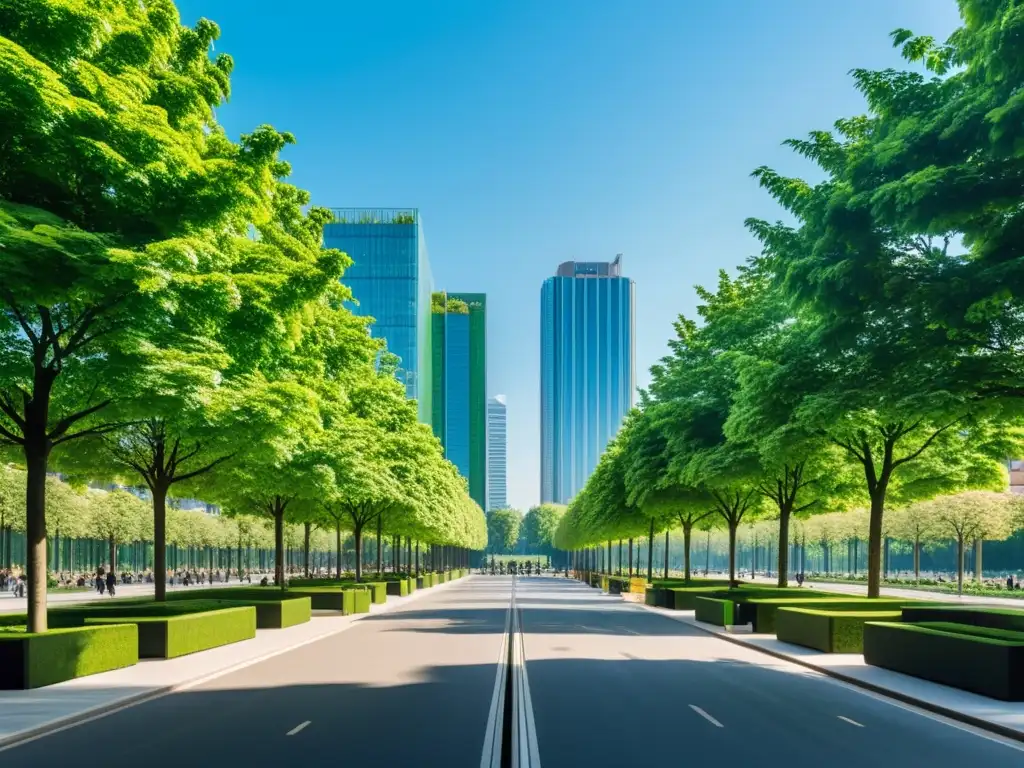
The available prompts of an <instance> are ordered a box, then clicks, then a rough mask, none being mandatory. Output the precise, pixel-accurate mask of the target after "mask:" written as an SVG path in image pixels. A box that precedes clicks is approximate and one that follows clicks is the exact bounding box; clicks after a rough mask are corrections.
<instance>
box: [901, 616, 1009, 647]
mask: <svg viewBox="0 0 1024 768" xmlns="http://www.w3.org/2000/svg"><path fill="white" fill-rule="evenodd" d="M914 626H915V627H922V628H924V629H934V630H936V631H938V632H949V633H951V634H954V635H968V636H969V637H988V638H991V639H993V640H1006V641H1007V642H1011V643H1024V632H1018V631H1016V630H1013V629H997V628H996V627H975V626H971V625H970V624H956V623H953V622H945V621H935V622H927V623H924V624H915V625H914Z"/></svg>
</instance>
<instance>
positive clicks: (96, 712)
mask: <svg viewBox="0 0 1024 768" xmlns="http://www.w3.org/2000/svg"><path fill="white" fill-rule="evenodd" d="M468 577H469V574H466V577H465V578H468ZM462 580H463V579H456V580H454V581H446V582H445V583H444V584H438V585H437V587H447V586H448V585H450V584H455V583H456V582H459V581H462ZM437 587H431V588H430V589H431V590H436V589H437ZM427 594H431V595H432V594H437V593H436V592H435V591H429V592H428V591H427V590H426V589H417V590H416V591H415V592H414V593H413V594H411V595H407V596H406V597H405V598H403V599H404V600H406V602H405V603H402V605H401V606H399V607H404V606H405V605H408V603H409V602H412V601H413V600H415V598H416V596H417V595H427ZM391 606H398V604H397V603H391ZM391 610H394V608H389V607H388V604H387V603H384V607H382V608H381V610H379V611H376V612H371V613H358V614H354V616H355V618H353V620H352V621H350V622H349V623H348V624H346V625H345V626H344V627H341V628H340V629H338V630H336V631H334V632H326V633H324V634H322V635H319V636H317V637H311V638H308V639H306V640H303V641H302V642H301V643H296V644H294V645H290V646H288V647H287V648H279V649H277V650H274V651H268V652H267V653H265V654H263V655H262V656H257V657H255V658H253V659H247V660H246V661H242V662H239V663H238V664H233V665H232V666H230V667H225V668H223V669H218V670H216V671H215V672H209V673H207V674H205V675H200V676H199V677H193V678H190V679H188V680H182V681H181V682H177V683H171V684H170V685H162V686H159V687H156V688H152V689H150V690H148V691H140V692H138V693H134V694H131V695H129V696H126V697H125V698H123V699H121V700H119V701H117V702H114V703H113V704H97V705H96V706H93V707H89V708H88V709H85V710H82V711H81V712H75V713H74V714H71V715H65V716H64V717H59V718H57V719H56V720H51V721H50V722H48V723H44V724H42V725H37V726H35V727H33V728H28V729H26V730H23V731H18V732H17V733H13V734H11V735H10V736H2V737H0V752H5V751H7V750H8V749H12V748H14V747H17V746H19V745H21V744H25V743H26V742H29V741H35V740H36V739H41V738H43V737H44V736H49V735H51V734H54V733H59V732H60V731H65V730H68V729H69V728H74V727H76V726H79V725H84V724H85V723H88V722H92V721H93V720H99V719H100V718H102V717H107V716H109V715H114V714H117V713H118V712H121V711H122V710H125V709H130V708H131V707H137V706H138V705H139V704H145V703H146V702H147V701H152V700H153V699H159V698H161V697H163V696H167V695H168V694H171V693H176V692H178V691H184V690H188V689H189V688H193V687H195V686H197V685H202V684H203V683H206V682H209V681H210V680H215V679H217V678H218V677H223V676H224V675H229V674H231V673H232V672H238V671H239V670H242V669H245V668H246V667H251V666H255V665H256V664H259V663H261V662H264V661H267V660H268V659H272V658H274V657H275V656H281V655H283V654H286V653H291V652H292V651H294V650H297V649H299V648H302V647H303V646H306V645H311V644H312V643H318V642H320V641H321V640H326V639H327V638H329V637H334V636H336V635H340V634H341V633H342V632H345V631H346V630H348V629H349V628H351V627H352V626H353V625H354V624H358V623H359V622H360V621H362V620H363V619H365V618H367V617H369V616H379V615H380V614H382V613H389V612H390V611H391ZM314 618H315V617H314ZM311 620H312V619H311Z"/></svg>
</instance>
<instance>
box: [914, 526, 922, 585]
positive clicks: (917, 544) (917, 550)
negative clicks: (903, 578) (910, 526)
mask: <svg viewBox="0 0 1024 768" xmlns="http://www.w3.org/2000/svg"><path fill="white" fill-rule="evenodd" d="M920 579H921V537H920V535H918V536H917V538H915V539H914V581H915V582H916V581H919V580H920Z"/></svg>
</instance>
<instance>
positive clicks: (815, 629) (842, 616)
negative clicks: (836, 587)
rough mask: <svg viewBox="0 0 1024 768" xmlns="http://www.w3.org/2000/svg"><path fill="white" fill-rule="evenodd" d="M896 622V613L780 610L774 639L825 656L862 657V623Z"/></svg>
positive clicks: (897, 618) (898, 616) (803, 609)
mask: <svg viewBox="0 0 1024 768" xmlns="http://www.w3.org/2000/svg"><path fill="white" fill-rule="evenodd" d="M899 618H900V613H899V611H827V610H817V609H814V608H780V609H779V610H778V611H777V612H776V613H775V635H776V637H777V638H778V639H779V640H781V641H782V642H784V643H792V644H793V645H802V646H804V647H805V648H814V649H816V650H819V651H824V652H825V653H862V652H863V651H864V624H865V622H868V621H899Z"/></svg>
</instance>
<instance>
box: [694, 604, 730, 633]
mask: <svg viewBox="0 0 1024 768" xmlns="http://www.w3.org/2000/svg"><path fill="white" fill-rule="evenodd" d="M734 605H735V604H734V603H733V601H732V600H721V599H719V598H714V597H698V598H697V601H696V611H695V615H694V618H696V619H697V621H703V622H705V623H706V624H714V625H715V626H718V627H727V626H730V625H732V624H735V623H736V622H735V621H734V620H733V609H734Z"/></svg>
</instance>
